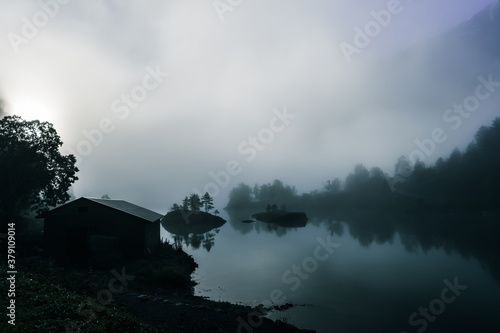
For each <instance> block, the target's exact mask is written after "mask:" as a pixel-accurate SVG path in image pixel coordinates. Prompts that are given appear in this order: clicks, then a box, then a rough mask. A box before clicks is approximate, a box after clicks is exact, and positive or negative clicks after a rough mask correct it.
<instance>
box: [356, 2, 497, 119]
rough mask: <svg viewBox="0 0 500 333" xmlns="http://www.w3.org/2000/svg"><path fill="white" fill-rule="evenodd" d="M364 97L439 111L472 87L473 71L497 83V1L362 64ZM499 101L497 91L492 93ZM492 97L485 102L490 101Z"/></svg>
mask: <svg viewBox="0 0 500 333" xmlns="http://www.w3.org/2000/svg"><path fill="white" fill-rule="evenodd" d="M366 68H367V70H368V71H369V73H370V74H369V75H368V77H369V78H370V80H369V81H370V82H366V81H365V77H363V78H362V79H361V81H360V82H359V84H360V85H362V86H365V87H366V85H367V84H368V85H369V87H370V91H369V92H368V94H367V95H366V96H365V97H366V98H365V102H367V103H369V104H370V105H373V104H374V105H378V106H385V107H392V108H403V109H405V108H417V109H422V108H423V109H432V110H436V109H437V110H441V111H442V110H444V109H445V108H448V107H450V103H453V102H462V101H463V99H464V98H465V97H466V96H467V95H470V94H471V93H473V92H474V89H475V87H476V86H477V85H478V79H477V78H478V76H483V77H485V78H487V77H488V76H489V75H490V74H491V75H492V77H493V79H494V80H495V81H498V82H500V5H499V2H497V3H495V4H493V5H491V6H488V7H487V8H485V9H484V10H482V11H481V12H479V13H477V14H476V15H474V16H473V17H472V18H471V19H470V20H468V21H466V22H464V23H462V24H460V25H459V26H457V27H455V28H454V29H452V30H450V31H448V32H446V33H443V34H440V35H437V36H435V37H433V38H431V39H430V40H428V41H426V42H423V43H419V44H417V45H414V46H412V47H411V48H409V49H407V50H405V51H403V52H400V53H398V54H396V55H394V56H392V57H389V58H385V59H383V60H380V61H377V62H373V63H371V64H370V65H369V66H367V67H366ZM493 99H494V100H500V90H499V92H498V94H495V96H493ZM491 102H492V101H489V103H491Z"/></svg>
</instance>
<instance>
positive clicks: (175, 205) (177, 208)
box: [170, 203, 181, 212]
mask: <svg viewBox="0 0 500 333" xmlns="http://www.w3.org/2000/svg"><path fill="white" fill-rule="evenodd" d="M170 210H171V211H173V212H176V211H179V210H181V206H179V205H178V204H176V203H174V204H173V205H172V207H170Z"/></svg>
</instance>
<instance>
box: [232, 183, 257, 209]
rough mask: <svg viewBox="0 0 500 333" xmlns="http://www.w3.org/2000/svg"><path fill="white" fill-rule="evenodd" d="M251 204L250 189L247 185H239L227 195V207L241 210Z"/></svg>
mask: <svg viewBox="0 0 500 333" xmlns="http://www.w3.org/2000/svg"><path fill="white" fill-rule="evenodd" d="M251 202H252V189H251V188H250V186H248V185H247V184H243V183H240V184H239V185H238V186H237V187H235V188H233V189H232V190H231V192H230V193H229V203H228V204H227V206H228V207H233V208H243V207H246V206H248V205H249V204H250V203H251Z"/></svg>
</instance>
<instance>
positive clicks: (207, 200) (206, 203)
mask: <svg viewBox="0 0 500 333" xmlns="http://www.w3.org/2000/svg"><path fill="white" fill-rule="evenodd" d="M201 204H202V205H203V207H204V208H205V212H206V213H208V212H210V210H212V208H214V199H213V198H212V197H211V196H210V194H208V192H205V194H204V195H203V197H201Z"/></svg>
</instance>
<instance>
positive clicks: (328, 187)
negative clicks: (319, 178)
mask: <svg viewBox="0 0 500 333" xmlns="http://www.w3.org/2000/svg"><path fill="white" fill-rule="evenodd" d="M324 189H325V192H328V193H338V192H340V190H341V183H340V179H338V178H335V179H334V180H333V181H332V180H329V181H327V182H326V184H325V187H324Z"/></svg>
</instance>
